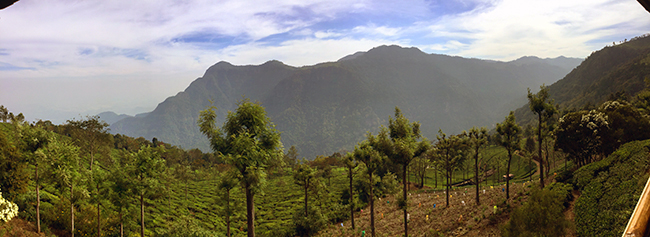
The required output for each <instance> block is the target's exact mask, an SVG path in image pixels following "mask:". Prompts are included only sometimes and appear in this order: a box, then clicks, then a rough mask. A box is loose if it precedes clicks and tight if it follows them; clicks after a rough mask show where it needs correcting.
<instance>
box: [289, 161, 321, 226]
mask: <svg viewBox="0 0 650 237" xmlns="http://www.w3.org/2000/svg"><path fill="white" fill-rule="evenodd" d="M315 176H316V171H315V170H314V168H311V167H309V165H307V164H306V162H305V163H303V164H300V165H298V166H297V167H296V170H295V171H294V173H293V180H294V182H295V183H296V184H297V185H300V187H302V188H303V189H304V190H305V216H307V206H308V205H307V204H308V200H309V194H308V192H307V191H308V190H309V188H312V187H313V186H310V184H312V185H313V183H312V182H313V181H314V178H315Z"/></svg>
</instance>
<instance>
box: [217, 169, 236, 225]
mask: <svg viewBox="0 0 650 237" xmlns="http://www.w3.org/2000/svg"><path fill="white" fill-rule="evenodd" d="M236 176H237V174H235V173H233V172H232V171H230V170H229V171H227V172H223V173H222V175H221V177H220V179H219V186H218V188H219V190H223V191H226V192H225V193H223V194H222V195H223V197H222V198H223V200H224V201H225V202H226V203H225V204H226V205H225V206H226V209H225V211H224V212H225V213H224V214H225V216H226V236H227V237H230V216H232V215H233V208H232V205H231V200H230V199H231V197H230V191H231V190H232V189H234V188H235V187H236V186H237V178H236Z"/></svg>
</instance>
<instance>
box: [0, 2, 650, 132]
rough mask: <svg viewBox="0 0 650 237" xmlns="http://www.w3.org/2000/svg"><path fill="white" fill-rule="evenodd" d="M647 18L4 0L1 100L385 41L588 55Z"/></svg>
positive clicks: (150, 90) (537, 9) (62, 103)
mask: <svg viewBox="0 0 650 237" xmlns="http://www.w3.org/2000/svg"><path fill="white" fill-rule="evenodd" d="M649 27H650V14H649V13H648V12H646V11H645V10H644V9H643V7H641V5H639V4H638V3H637V2H636V1H634V0H571V1H567V0H562V1H557V0H543V1H542V0H434V1H425V0H400V1H392V0H378V1H370V0H327V1H325V0H276V1H244V0H234V1H230V0H220V1H208V0H186V1H178V0H177V1H155V0H142V1H130V0H111V1H103V0H47V1H29V0H21V1H19V2H17V3H16V4H14V5H13V6H11V7H9V8H6V9H4V10H0V104H3V105H5V106H6V107H7V108H9V110H10V111H13V112H23V113H24V114H25V116H26V117H27V119H28V120H33V119H50V120H52V121H54V122H57V123H58V122H64V121H65V120H66V119H70V118H72V117H77V118H79V117H80V116H83V115H87V114H91V115H92V114H96V113H99V112H103V111H108V110H111V111H114V112H117V113H127V114H135V113H141V112H147V111H151V110H153V109H154V108H155V106H156V105H157V104H158V103H160V102H162V101H163V100H164V99H165V98H166V97H169V96H172V95H175V94H176V93H178V92H180V91H182V90H184V89H185V88H186V87H187V86H188V85H189V83H190V82H191V81H193V80H195V79H196V78H198V77H200V76H202V75H203V73H204V72H205V70H206V69H207V68H208V67H209V66H211V65H213V64H215V63H216V62H219V61H229V62H231V63H233V64H236V65H248V64H260V63H264V62H266V61H269V60H273V59H275V60H280V61H282V62H284V63H286V64H288V65H292V66H303V65H312V64H316V63H319V62H326V61H335V60H337V59H339V58H341V57H344V56H346V55H348V54H352V53H354V52H357V51H367V50H369V49H371V48H374V47H377V46H379V45H383V44H397V45H401V46H405V47H411V46H413V47H418V48H420V49H421V50H422V51H424V52H427V53H438V54H449V55H457V56H462V57H472V58H481V59H492V60H501V61H509V60H514V59H517V58H519V57H522V56H529V55H532V56H538V57H542V58H544V57H558V56H561V55H563V56H567V57H580V58H584V57H587V56H588V55H589V54H591V52H593V51H596V50H598V49H601V48H602V47H604V46H606V45H611V44H612V42H613V41H616V42H618V41H622V40H624V39H626V38H627V39H629V38H632V37H634V36H638V35H642V34H645V33H648V32H647V29H649Z"/></svg>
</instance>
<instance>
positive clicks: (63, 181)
mask: <svg viewBox="0 0 650 237" xmlns="http://www.w3.org/2000/svg"><path fill="white" fill-rule="evenodd" d="M44 153H45V157H47V159H48V161H49V163H50V167H52V169H51V172H52V177H53V181H54V183H55V184H56V185H57V186H59V187H66V188H69V190H70V220H71V225H70V233H72V236H73V237H74V205H75V203H77V201H78V200H79V199H80V198H82V197H87V196H88V191H87V190H86V189H85V188H84V187H83V186H82V185H81V184H82V183H83V181H84V180H83V178H84V177H83V175H82V167H81V165H80V163H79V147H77V146H75V145H73V144H72V143H70V142H67V141H62V140H59V139H53V140H52V141H50V143H49V144H48V146H47V148H46V151H45V152H44ZM75 187H77V190H76V193H75Z"/></svg>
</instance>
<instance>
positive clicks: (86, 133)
mask: <svg viewBox="0 0 650 237" xmlns="http://www.w3.org/2000/svg"><path fill="white" fill-rule="evenodd" d="M65 127H66V130H67V133H68V134H69V135H70V136H71V137H72V138H73V139H74V141H75V144H76V145H77V146H79V147H80V148H81V150H82V151H83V153H85V154H88V156H89V158H90V159H89V160H90V168H89V169H90V173H91V177H90V182H91V183H93V184H95V187H91V189H92V188H94V189H95V190H94V191H93V193H94V195H93V198H92V200H91V202H93V203H96V204H97V236H101V234H100V231H101V229H100V221H99V218H100V212H101V210H100V200H101V198H100V197H98V195H99V193H100V192H102V190H100V186H101V185H102V182H101V181H102V180H101V178H100V176H101V175H100V174H102V173H103V172H102V171H96V170H93V165H94V164H95V154H97V153H98V152H99V151H100V149H102V148H104V149H108V147H109V146H110V145H111V144H112V141H111V140H112V138H113V137H112V136H111V134H109V133H108V123H106V122H104V121H102V120H100V118H99V115H95V116H87V117H86V119H85V120H68V121H67V124H66V125H65ZM95 178H100V179H99V180H95Z"/></svg>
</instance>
